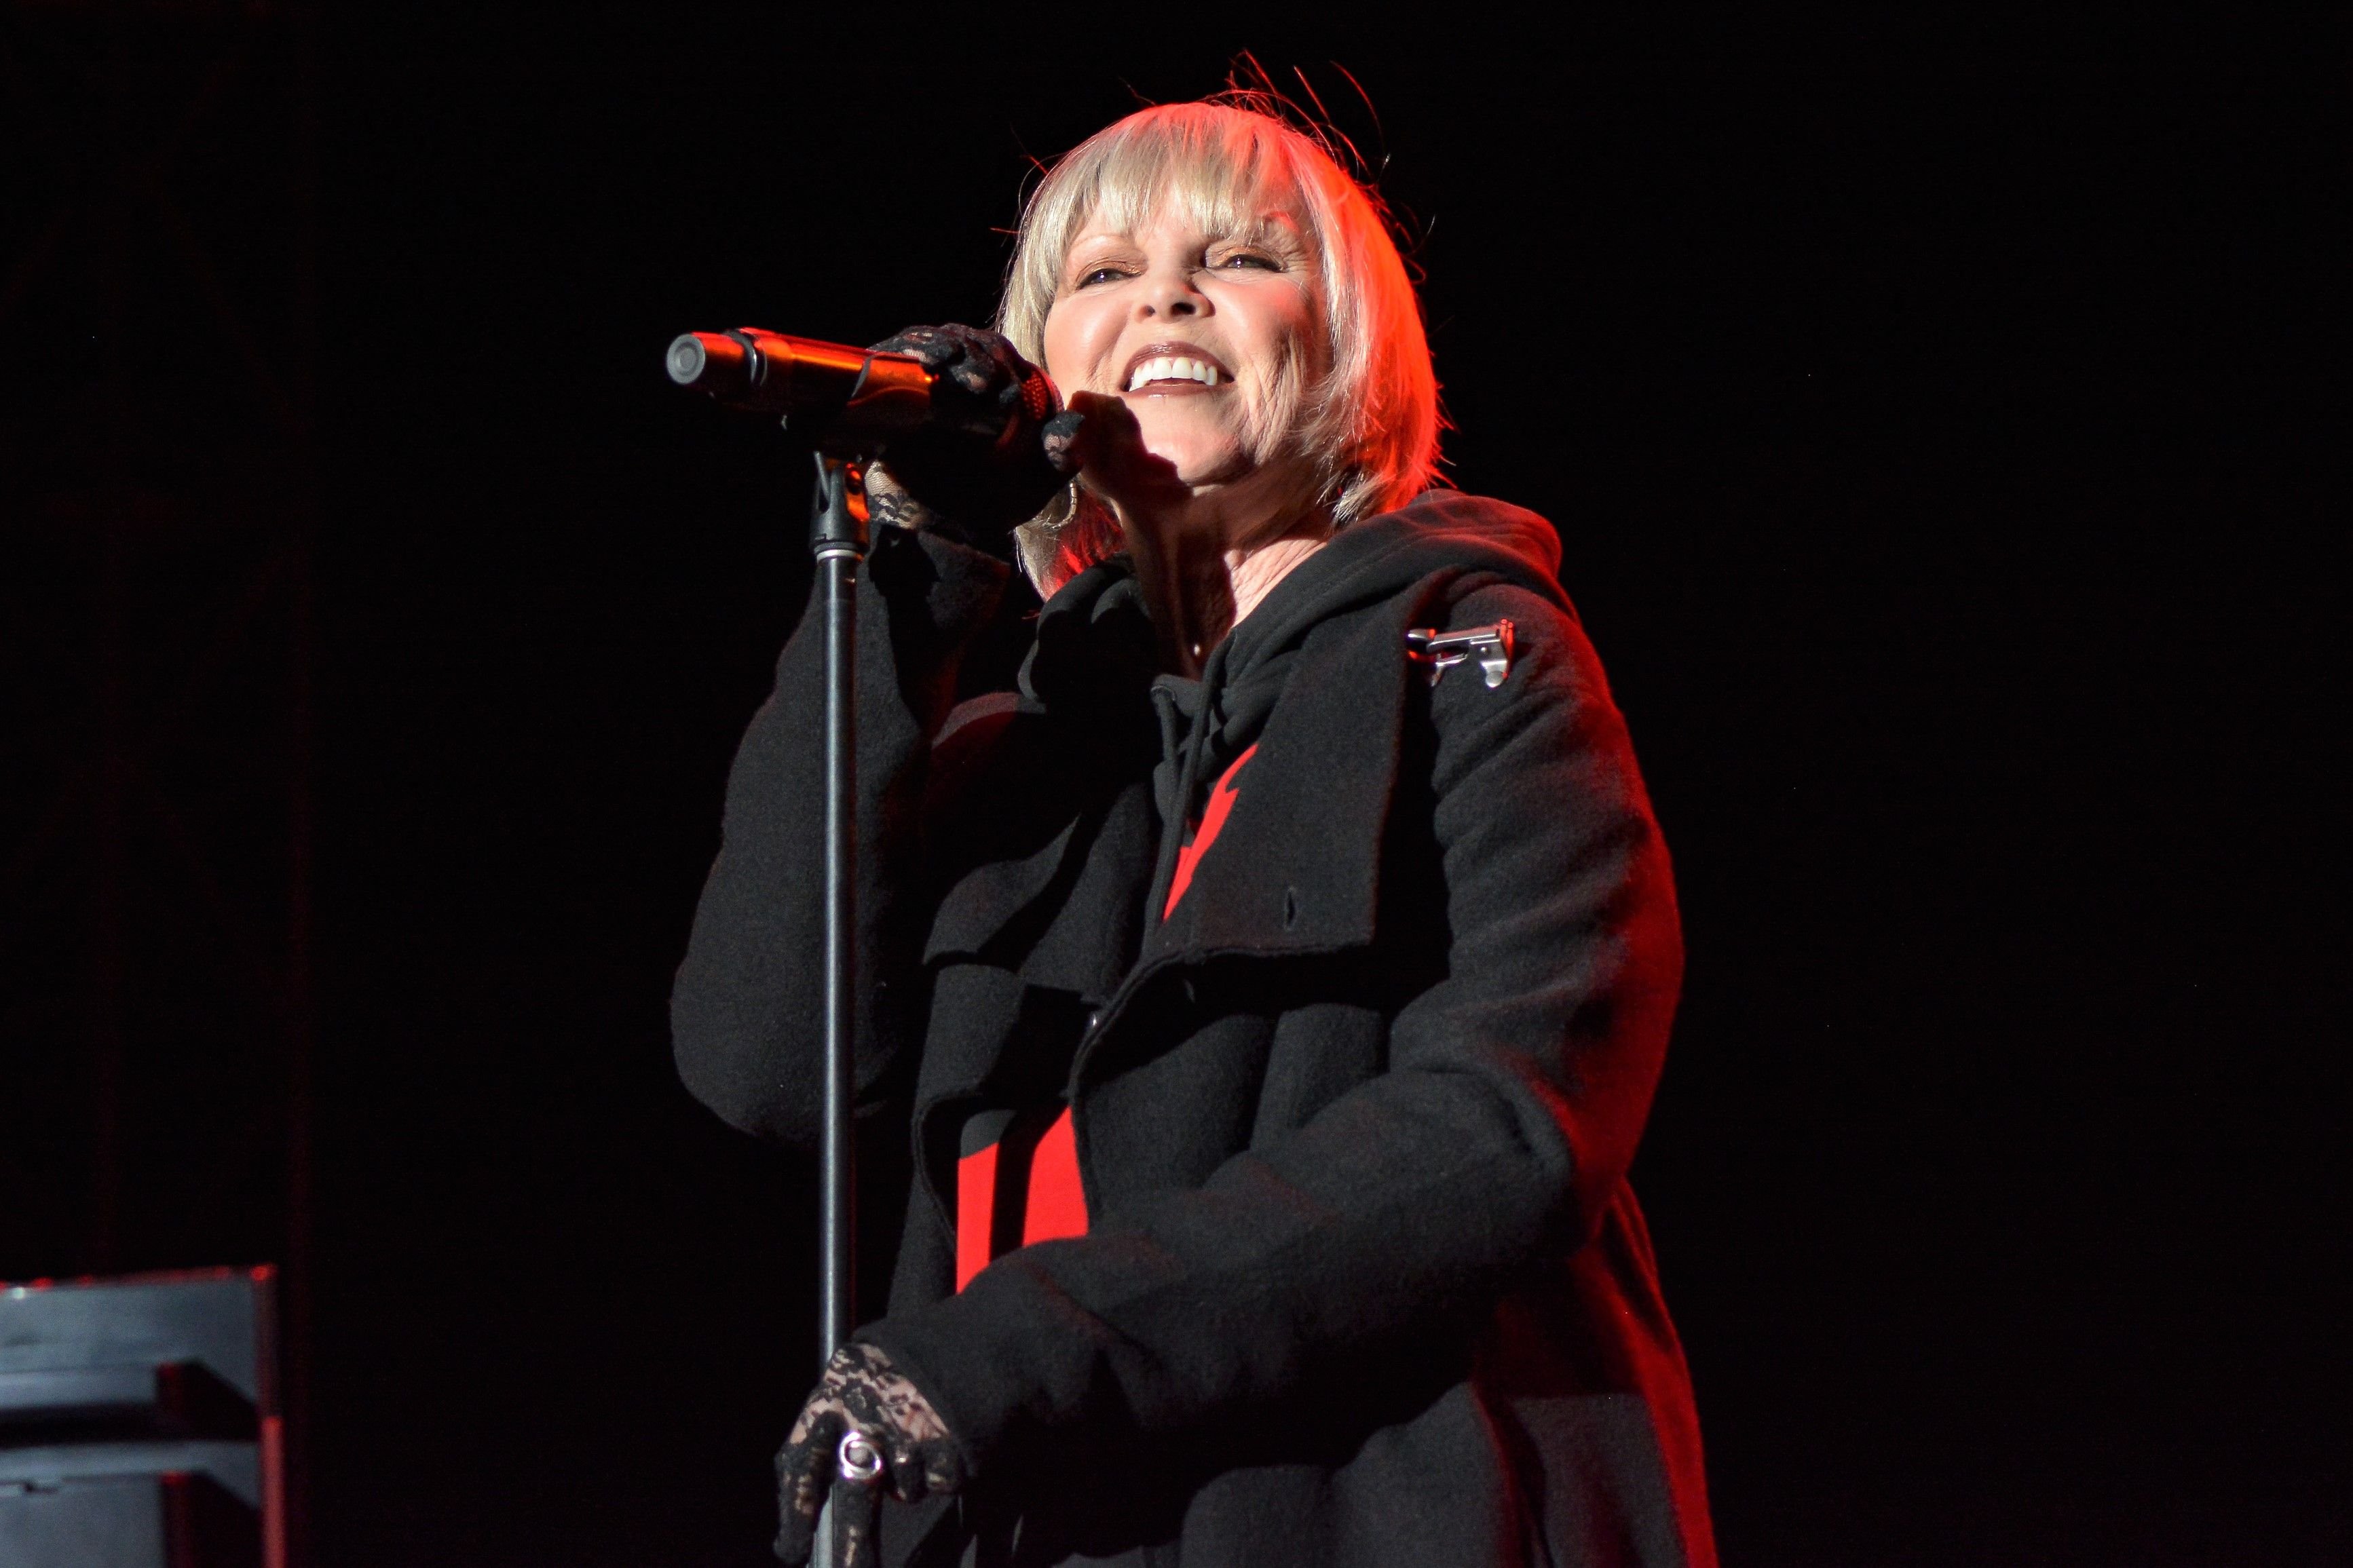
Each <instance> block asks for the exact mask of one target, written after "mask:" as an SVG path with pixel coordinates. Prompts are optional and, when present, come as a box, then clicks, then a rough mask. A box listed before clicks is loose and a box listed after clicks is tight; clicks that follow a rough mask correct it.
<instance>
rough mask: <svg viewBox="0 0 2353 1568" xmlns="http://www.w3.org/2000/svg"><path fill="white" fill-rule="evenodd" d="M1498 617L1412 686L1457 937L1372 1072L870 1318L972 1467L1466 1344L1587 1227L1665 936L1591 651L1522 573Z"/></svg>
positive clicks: (1249, 1409)
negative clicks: (1175, 1186)
mask: <svg viewBox="0 0 2353 1568" xmlns="http://www.w3.org/2000/svg"><path fill="white" fill-rule="evenodd" d="M1498 616H1510V617H1512V618H1513V619H1514V621H1515V622H1516V623H1517V625H1518V626H1520V627H1521V628H1522V630H1523V634H1524V636H1523V644H1522V653H1521V657H1520V658H1519V660H1518V663H1517V665H1516V667H1515V668H1514V671H1513V674H1512V677H1511V679H1509V680H1508V681H1507V682H1506V683H1505V684H1504V687H1503V688H1502V689H1499V690H1494V691H1490V690H1489V689H1487V688H1486V687H1485V686H1484V685H1483V683H1482V682H1481V681H1479V680H1478V679H1475V678H1466V677H1463V676H1456V677H1452V678H1450V679H1446V680H1444V681H1441V682H1440V684H1439V686H1438V687H1437V688H1436V689H1434V690H1433V691H1432V692H1431V694H1430V702H1431V716H1432V720H1433V728H1434V731H1435V741H1434V752H1433V753H1432V754H1431V762H1430V792H1429V795H1427V796H1426V797H1425V798H1426V799H1428V800H1430V801H1431V802H1432V803H1434V804H1433V805H1431V807H1430V809H1431V812H1432V822H1431V826H1432V829H1433V836H1434V838H1435V841H1436V846H1437V849H1438V851H1439V855H1440V864H1441V866H1442V871H1443V881H1444V893H1443V898H1444V904H1445V920H1446V922H1447V924H1448V925H1449V926H1450V927H1451V949H1450V951H1449V952H1448V957H1447V963H1446V964H1445V969H1444V973H1443V974H1442V976H1441V977H1440V978H1438V979H1437V980H1436V981H1435V982H1434V983H1433V984H1430V985H1428V986H1427V987H1425V988H1423V989H1422V990H1420V991H1419V993H1418V994H1415V995H1414V996H1413V997H1412V998H1411V999H1410V1000H1409V1002H1407V1003H1406V1004H1405V1005H1403V1006H1402V1007H1401V1009H1400V1010H1399V1011H1398V1012H1397V1013H1396V1014H1395V1016H1393V1018H1392V1021H1391V1026H1390V1031H1389V1039H1388V1068H1387V1070H1385V1071H1383V1072H1381V1073H1380V1074H1379V1075H1377V1077H1375V1078H1373V1079H1368V1080H1366V1081H1365V1082H1363V1083H1361V1084H1359V1085H1357V1086H1356V1088H1354V1089H1350V1090H1348V1091H1346V1092H1345V1093H1344V1094H1342V1095H1341V1096H1340V1097H1339V1098H1337V1099H1335V1100H1334V1101H1332V1102H1331V1103H1330V1104H1329V1105H1327V1106H1325V1107H1324V1109H1323V1110H1321V1111H1320V1112H1318V1113H1317V1114H1316V1115H1314V1117H1313V1118H1312V1119H1311V1120H1310V1121H1308V1122H1307V1123H1306V1124H1305V1125H1303V1127H1301V1128H1300V1129H1298V1130H1297V1131H1293V1132H1291V1133H1288V1134H1285V1135H1283V1136H1282V1137H1280V1138H1277V1139H1274V1140H1271V1141H1269V1142H1265V1143H1262V1144H1261V1145H1260V1146H1258V1147H1255V1148H1253V1149H1251V1150H1250V1152H1246V1153H1243V1154H1240V1155H1238V1156H1236V1157H1234V1158H1232V1159H1230V1160H1229V1161H1228V1162H1226V1163H1224V1164H1223V1165H1221V1166H1220V1167H1219V1169H1218V1170H1217V1171H1216V1172H1215V1173H1213V1174H1212V1175H1211V1177H1210V1178H1209V1180H1208V1182H1207V1183H1206V1184H1204V1185H1203V1186H1202V1187H1200V1188H1198V1189H1195V1190H1189V1191H1181V1192H1180V1191H1171V1192H1166V1193H1163V1194H1155V1195H1154V1196H1152V1197H1150V1198H1148V1199H1147V1200H1145V1201H1143V1202H1140V1203H1133V1204H1128V1205H1123V1206H1122V1207H1121V1209H1120V1210H1119V1211H1118V1212H1116V1213H1113V1214H1112V1215H1106V1216H1104V1222H1103V1223H1102V1224H1100V1225H1099V1226H1096V1228H1095V1229H1094V1230H1093V1232H1092V1234H1090V1235H1089V1236H1087V1237H1084V1238H1081V1239H1074V1240H1071V1241H1065V1242H1053V1243H1047V1244H1043V1245H1039V1246H1035V1247H1024V1248H1022V1249H1020V1250H1018V1251H1016V1252H1014V1253H1011V1254H1009V1255H1008V1256H1007V1257H1006V1258H1001V1259H999V1260H998V1261H997V1263H996V1264H994V1265H992V1266H991V1267H990V1268H987V1270H985V1271H984V1272H983V1273H982V1274H981V1275H980V1276H979V1277H977V1278H976V1279H975V1280H974V1281H973V1282H972V1284H971V1285H970V1286H969V1287H968V1288H967V1289H965V1291H964V1292H963V1293H962V1294H960V1295H957V1296H955V1297H953V1298H950V1299H949V1300H944V1301H941V1302H937V1303H934V1304H931V1305H928V1306H924V1307H921V1308H917V1309H914V1310H912V1311H909V1312H907V1313H904V1314H899V1313H894V1314H893V1315H892V1317H891V1318H889V1319H886V1320H884V1321H882V1322H881V1323H879V1324H876V1325H872V1326H871V1327H870V1328H869V1329H868V1330H866V1331H864V1332H863V1334H862V1335H861V1337H864V1338H870V1339H871V1340H873V1341H875V1342H879V1343H880V1344H881V1346H882V1347H883V1348H884V1350H885V1351H886V1352H888V1353H889V1354H891V1355H892V1357H893V1359H894V1360H897V1361H899V1362H900V1363H902V1365H904V1366H905V1367H906V1369H907V1370H908V1372H909V1374H910V1375H911V1376H912V1377H913V1379H914V1381H915V1382H916V1383H917V1384H918V1385H919V1386H921V1387H923V1389H924V1390H925V1392H926V1393H927V1394H930V1395H931V1396H932V1398H933V1400H934V1404H935V1405H938V1407H939V1408H940V1410H941V1411H942V1414H943V1415H944V1418H945V1419H946V1421H947V1423H948V1425H949V1426H950V1428H951V1429H952V1430H953V1431H955V1433H956V1434H957V1436H959V1437H960V1438H961V1439H962V1440H963V1441H964V1442H965V1445H966V1447H967V1450H968V1453H969V1455H970V1457H971V1458H972V1459H973V1461H974V1463H975V1465H976V1468H977V1469H978V1470H980V1471H982V1472H986V1471H987V1469H988V1468H990V1467H991V1466H992V1465H993V1464H998V1463H1002V1464H1005V1465H1007V1466H1008V1468H1011V1469H1012V1470H1014V1471H1015V1472H1017V1473H1018V1471H1019V1470H1021V1469H1023V1468H1027V1467H1026V1465H1025V1464H1024V1462H1023V1461H1025V1460H1032V1459H1037V1458H1040V1457H1041V1456H1042V1455H1043V1453H1044V1452H1045V1451H1046V1450H1047V1449H1049V1448H1050V1449H1051V1450H1052V1451H1053V1452H1055V1453H1060V1454H1062V1455H1064V1456H1068V1455H1070V1454H1071V1453H1077V1454H1079V1455H1082V1456H1084V1455H1087V1454H1091V1453H1106V1454H1108V1453H1112V1452H1116V1451H1119V1450H1121V1449H1123V1448H1125V1447H1129V1446H1130V1445H1132V1444H1134V1442H1136V1441H1137V1440H1144V1441H1145V1443H1146V1444H1147V1447H1166V1443H1167V1442H1168V1441H1171V1440H1176V1441H1181V1442H1184V1443H1188V1444H1193V1445H1198V1444H1203V1443H1206V1444H1208V1445H1209V1446H1210V1448H1211V1449H1212V1450H1218V1449H1219V1448H1220V1447H1221V1446H1230V1445H1233V1444H1241V1443H1256V1442H1259V1441H1261V1440H1262V1436H1263V1434H1264V1433H1265V1432H1267V1431H1268V1430H1270V1429H1271V1428H1273V1427H1276V1426H1281V1425H1282V1423H1283V1420H1284V1418H1285V1417H1286V1416H1287V1415H1298V1414H1299V1413H1300V1412H1301V1411H1303V1410H1304V1409H1306V1408H1308V1407H1310V1406H1314V1405H1318V1404H1319V1403H1320V1404H1321V1405H1324V1406H1325V1407H1328V1406H1329V1405H1331V1404H1332V1403H1333V1400H1334V1398H1335V1390H1336V1391H1340V1392H1339V1393H1338V1394H1337V1397H1338V1398H1340V1399H1342V1400H1346V1399H1349V1398H1352V1397H1354V1395H1353V1394H1352V1393H1351V1392H1350V1391H1352V1390H1360V1389H1364V1388H1367V1387H1373V1386H1377V1385H1380V1384H1383V1383H1385V1382H1386V1383H1392V1384H1393V1383H1394V1382H1395V1381H1396V1378H1397V1375H1398V1369H1399V1368H1400V1367H1401V1366H1402V1365H1404V1364H1406V1363H1407V1362H1409V1361H1413V1360H1416V1359H1419V1360H1420V1361H1423V1362H1426V1361H1427V1360H1428V1358H1429V1357H1430V1354H1431V1353H1432V1346H1433V1345H1436V1346H1439V1347H1440V1351H1441V1352H1442V1353H1446V1354H1451V1355H1452V1356H1453V1357H1455V1358H1456V1359H1455V1364H1457V1365H1458V1366H1459V1364H1460V1358H1461V1357H1462V1356H1464V1355H1467V1353H1468V1350H1469V1345H1470V1342H1471V1340H1472V1336H1473V1335H1474V1334H1475V1332H1476V1331H1477V1328H1478V1325H1479V1324H1481V1323H1482V1322H1483V1321H1485V1320H1486V1318H1487V1317H1488V1315H1489V1314H1490V1313H1491V1312H1492V1311H1493V1309H1494V1307H1495V1305H1496V1303H1497V1302H1498V1300H1500V1299H1501V1297H1502V1295H1503V1294H1504V1292H1505V1291H1507V1290H1508V1289H1511V1288H1512V1286H1513V1285H1514V1282H1515V1279H1516V1278H1517V1277H1523V1276H1525V1272H1526V1271H1528V1270H1530V1269H1532V1268H1535V1266H1536V1265H1538V1264H1539V1263H1541V1262H1543V1261H1545V1260H1546V1259H1550V1258H1557V1257H1559V1256H1560V1255H1562V1254H1564V1253H1566V1252H1567V1251H1569V1250H1570V1249H1573V1248H1575V1247H1579V1246H1581V1245H1583V1244H1584V1243H1585V1242H1586V1241H1588V1240H1589V1239H1590V1238H1591V1237H1592V1235H1593V1234H1594V1232H1595V1229H1596V1227H1597V1226H1599V1223H1600V1220H1601V1216H1602V1215H1603V1212H1604V1210H1605V1209H1606V1207H1607V1206H1608V1205H1609V1203H1610V1202H1611V1200H1612V1197H1613V1195H1614V1194H1615V1192H1616V1190H1617V1188H1618V1186H1619V1184H1620V1183H1621V1182H1622V1180H1623V1178H1624V1174H1625V1171H1626V1167H1627V1164H1628V1163H1629V1162H1630V1159H1631V1158H1632V1155H1633V1151H1634V1146H1635V1142H1636V1140H1637V1138H1638V1137H1639V1135H1640V1132H1641V1124H1642V1121H1643V1119H1644V1118H1645V1116H1646V1115H1647V1114H1648V1110H1649V1105H1650V1100H1651V1091H1652V1089H1653V1087H1654V1085H1655V1083H1656V1079H1657V1074H1658V1070H1659V1067H1660V1064H1661V1060H1662V1056H1663V1052H1664V1048H1665V1042H1666V1037H1667V1032H1668V1027H1669V1025H1670V1022H1671V1020H1672V1013H1673V1007H1674V1000H1675V995H1676V992H1677V988H1678V985H1679V984H1680V979H1681V971H1682V944H1681V937H1680V933H1679V930H1678V924H1677V919H1676V911H1675V905H1674V895H1673V890H1672V879H1671V877H1670V873H1669V868H1668V862H1667V857H1666V852H1665V848H1664V847H1663V845H1662V841H1661V839H1660V837H1659V833H1658V830H1657V827H1656V826H1655V823H1654V822H1653V819H1652V816H1651V808H1650V805H1649V801H1648V799H1647V797H1646V795H1645V793H1644V791H1643V788H1642V784H1641V779H1640V776H1639V774H1638V773H1637V772H1636V770H1635V766H1634V761H1633V755H1632V752H1631V750H1630V747H1629V745H1628V742H1627V738H1626V733H1625V729H1624V725H1623V723H1622V721H1620V716H1619V714H1618V712H1617V710H1616V709H1615V708H1614V706H1613V705H1612V704H1611V702H1610V700H1609V692H1608V689H1607V687H1606V685H1605V683H1604V681H1603V679H1602V675H1601V670H1600V667H1599V663H1598V661H1597V660H1596V659H1595V658H1594V655H1593V652H1592V650H1591V648H1590V647H1589V646H1588V643H1587V642H1586V640H1585V637H1584V636H1583V634H1582V633H1581V632H1580V631H1579V629H1578V628H1577V625H1576V624H1575V622H1574V621H1573V620H1572V619H1571V618H1570V617H1569V616H1567V615H1566V614H1565V613H1563V612H1562V611H1561V610H1560V609H1559V608H1557V607H1556V606H1555V605H1551V604H1550V603H1549V602H1547V601H1545V600H1543V599H1540V598H1538V597H1537V596H1536V595H1533V594H1530V593H1527V592H1525V591H1524V590H1519V589H1516V588H1489V589H1486V590H1483V591H1482V592H1480V593H1479V594H1477V595H1473V596H1472V597H1471V598H1470V599H1468V600H1467V601H1465V602H1464V603H1462V604H1461V605H1458V606H1457V608H1456V611H1455V614H1454V616H1453V623H1452V624H1455V625H1458V626H1459V625H1471V624H1477V623H1479V622H1482V621H1489V620H1493V619H1495V618H1497V617H1498ZM1455 1375H1459V1373H1456V1374H1455ZM1082 1462H1083V1459H1082Z"/></svg>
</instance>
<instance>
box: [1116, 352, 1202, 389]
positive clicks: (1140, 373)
mask: <svg viewBox="0 0 2353 1568" xmlns="http://www.w3.org/2000/svg"><path fill="white" fill-rule="evenodd" d="M1155 381H1198V382H1199V383H1200V384H1202V385H1203V386H1215V385H1217V384H1218V382H1219V374H1218V367H1217V366H1216V365H1213V364H1209V363H1206V362H1204V361H1201V360H1197V359H1178V358H1176V357H1175V356H1173V355H1169V354H1162V355H1160V356H1159V357H1158V358H1156V359H1148V360H1145V362H1144V363H1142V364H1140V365H1137V366H1136V367H1135V369H1134V371H1132V372H1130V373H1129V374H1128V378H1127V389H1128V391H1130V392H1134V391H1135V390H1136V389H1137V388H1139V387H1142V386H1145V385H1146V384H1150V383H1152V382H1155Z"/></svg>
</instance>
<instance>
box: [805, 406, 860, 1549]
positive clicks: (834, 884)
mask: <svg viewBox="0 0 2353 1568" xmlns="http://www.w3.org/2000/svg"><path fill="white" fill-rule="evenodd" d="M866 547H867V536H866V524H865V521H863V520H862V519H861V518H860V517H859V516H858V515H857V514H856V513H855V512H853V511H852V510H850V506H849V464H848V463H847V462H845V461H844V460H842V459H841V458H831V457H828V456H826V455H825V454H824V453H823V452H819V453H818V455H817V489H816V493H815V495H814V497H813V499H812V500H811V502H810V507H809V548H810V550H811V551H812V552H814V553H815V555H816V557H817V584H816V592H817V594H818V595H819V596H820V597H821V598H822V600H823V602H824V605H825V998H824V1004H823V1009H822V1019H821V1025H820V1033H821V1036H822V1038H823V1042H824V1045H823V1048H824V1054H825V1098H824V1122H823V1125H822V1127H821V1129H820V1131H819V1134H818V1356H819V1358H820V1364H822V1363H823V1362H825V1361H828V1360H830V1359H831V1358H832V1356H833V1352H836V1351H838V1350H839V1349H840V1348H841V1347H842V1346H843V1345H844V1344H846V1343H848V1342H849V1335H850V1331H852V1330H853V1329H855V1328H856V1327H857V1326H858V1247H857V1239H858V1238H857V1226H858V1163H857V1149H856V1147H855V1146H854V1143H853V1142H852V1139H853V1130H852V1125H851V1120H850V1100H851V1099H852V1097H853V1096H854V1095H855V1094H856V1092H857V1087H858V1084H857V1064H856V1058H855V1057H854V1054H853V1048H854V1045H855V1037H856V1032H857V1016H858V1009H857V985H858V925H857V921H858V824H857V816H856V813H857V808H858V568H859V563H860V562H861V561H863V560H864V559H865V557H866ZM834 1529H835V1519H834V1508H833V1502H832V1498H831V1492H830V1489H828V1499H827V1501H826V1504H825V1508H824V1511H823V1512H822V1513H820V1514H819V1515H818V1525H817V1541H816V1543H815V1551H814V1552H813V1553H812V1555H811V1557H810V1559H809V1568H837V1564H838V1561H839V1560H838V1557H837V1552H836V1549H837V1547H838V1545H839V1542H837V1541H836V1540H835V1537H834Z"/></svg>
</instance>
